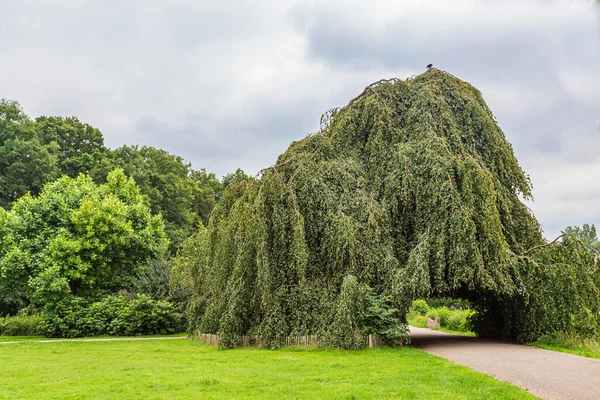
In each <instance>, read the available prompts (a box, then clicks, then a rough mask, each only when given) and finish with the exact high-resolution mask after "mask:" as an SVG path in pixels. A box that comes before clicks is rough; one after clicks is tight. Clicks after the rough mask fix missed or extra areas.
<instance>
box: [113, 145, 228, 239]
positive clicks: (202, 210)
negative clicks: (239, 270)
mask: <svg viewBox="0 0 600 400" xmlns="http://www.w3.org/2000/svg"><path fill="white" fill-rule="evenodd" d="M112 159H113V164H114V165H115V166H119V167H121V168H123V170H124V171H125V174H126V175H128V176H130V177H132V178H133V179H134V180H135V182H136V183H137V184H138V186H139V187H140V191H141V193H142V194H144V195H145V196H146V199H147V204H148V206H149V207H150V209H151V210H152V213H153V214H161V215H162V216H163V219H164V222H165V231H166V233H167V236H168V237H169V240H170V242H171V247H172V249H173V250H175V249H177V247H178V246H179V245H180V244H181V243H182V242H183V241H184V240H185V239H186V238H187V237H188V236H190V235H191V234H192V232H194V231H195V229H196V227H197V225H198V223H199V222H202V223H204V224H206V223H207V222H208V217H209V215H210V213H211V211H212V209H213V207H214V206H215V203H216V200H217V197H218V196H219V193H220V192H221V182H219V180H218V179H217V178H216V177H215V175H214V174H209V173H206V171H203V170H200V171H195V170H193V169H192V167H191V164H189V163H186V162H185V161H184V160H183V159H182V158H181V157H179V156H176V155H173V154H170V153H169V152H167V151H165V150H161V149H157V148H154V147H148V146H142V147H138V146H122V147H119V148H118V149H116V150H114V152H113V154H112Z"/></svg>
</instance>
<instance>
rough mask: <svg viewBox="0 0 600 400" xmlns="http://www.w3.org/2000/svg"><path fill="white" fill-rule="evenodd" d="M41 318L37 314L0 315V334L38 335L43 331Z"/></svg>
mask: <svg viewBox="0 0 600 400" xmlns="http://www.w3.org/2000/svg"><path fill="white" fill-rule="evenodd" d="M43 320H44V319H43V318H42V317H41V316H39V315H15V316H7V317H0V335H4V336H40V335H42V333H43V324H42V323H43Z"/></svg>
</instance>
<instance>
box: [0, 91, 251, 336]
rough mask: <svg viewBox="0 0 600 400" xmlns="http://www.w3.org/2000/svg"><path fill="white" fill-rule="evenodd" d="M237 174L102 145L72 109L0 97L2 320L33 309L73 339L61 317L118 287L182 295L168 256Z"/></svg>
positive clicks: (134, 292)
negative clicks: (64, 112) (49, 110)
mask: <svg viewBox="0 0 600 400" xmlns="http://www.w3.org/2000/svg"><path fill="white" fill-rule="evenodd" d="M82 174H83V175H82ZM240 179H247V176H246V175H245V173H244V172H243V171H242V170H240V169H238V170H237V171H236V172H235V173H232V174H229V175H227V176H225V177H224V178H223V180H222V181H221V180H219V179H218V178H217V177H216V175H215V174H214V173H210V172H207V171H206V170H204V169H199V170H196V169H193V168H192V166H191V164H190V163H187V162H185V161H184V160H183V158H181V157H179V156H177V155H173V154H170V153H169V152H167V151H165V150H162V149H157V148H154V147H149V146H141V147H140V146H137V145H133V146H128V145H124V146H122V147H119V148H117V149H114V150H113V149H109V148H107V147H106V146H105V145H104V138H103V136H102V133H101V132H100V131H99V130H98V129H96V128H94V127H92V126H91V125H89V124H86V123H83V122H81V121H79V120H78V119H77V118H76V117H68V118H64V117H48V116H40V117H37V118H35V119H31V118H29V117H28V116H27V115H26V114H25V113H24V112H23V110H22V108H21V107H20V105H19V104H18V103H17V102H16V101H10V100H0V316H2V315H9V314H15V313H18V312H30V313H32V312H33V313H36V312H43V313H45V315H48V316H49V315H52V316H53V317H52V318H53V319H52V318H47V319H46V322H47V323H48V322H49V321H54V322H55V324H54V326H53V327H50V326H48V327H47V331H48V332H50V331H51V332H52V334H53V335H55V336H73V335H78V334H85V333H86V331H85V329H84V330H83V331H82V330H81V329H80V328H81V327H79V328H78V329H79V331H77V329H75V328H74V327H73V326H72V325H73V324H74V321H71V322H68V323H66V322H65V321H66V320H65V318H66V317H67V316H69V315H72V316H74V315H78V319H80V320H81V319H86V318H87V317H85V318H84V317H83V316H82V315H83V314H85V313H86V312H87V311H82V310H93V309H95V308H96V309H102V308H106V307H98V306H96V307H95V308H94V307H93V306H92V305H93V304H94V303H98V302H100V303H102V302H106V301H109V300H110V296H114V295H117V294H118V293H119V292H120V293H121V294H122V295H123V294H124V295H125V297H127V296H129V298H130V299H131V301H137V302H138V303H140V301H141V300H140V299H138V298H135V299H134V297H135V296H139V295H144V296H148V299H150V300H148V299H146V300H148V301H150V303H151V302H152V301H167V300H173V299H176V300H177V299H178V300H179V301H184V300H185V299H184V298H182V296H185V292H180V293H179V294H174V293H173V291H172V290H170V289H169V288H170V286H169V281H170V277H171V270H172V264H173V259H174V256H175V255H176V253H177V250H178V248H179V247H180V246H181V244H182V243H183V242H184V241H185V240H186V239H187V238H188V237H189V236H190V235H191V234H192V233H194V232H195V231H196V230H197V228H198V227H199V226H202V225H203V224H206V223H207V221H208V218H209V215H210V213H211V211H212V209H213V208H214V206H215V204H216V203H217V201H219V199H220V198H221V197H222V195H223V190H224V188H225V187H226V186H228V185H229V184H231V183H232V182H234V181H236V180H240ZM107 296H108V297H107ZM178 296H179V297H178ZM106 299H109V300H106ZM110 301H112V300H110ZM110 301H109V302H110ZM144 301H145V300H144ZM144 301H141V303H140V304H146V303H144ZM138 303H135V304H138ZM102 304H103V303H102ZM111 304H121V305H122V304H125V303H123V302H122V301H112V303H111ZM132 304H133V303H132ZM159 306H160V307H162V308H160V307H159ZM123 307H125V306H124V305H123ZM157 307H159V308H160V309H161V310H163V311H164V310H165V305H164V304H162V305H160V304H159V305H157ZM167 308H168V307H167ZM175 309H177V304H175V306H174V310H175ZM66 310H70V311H68V312H67V311H66ZM155 311H156V310H155ZM82 313H83V314H82ZM163 314H164V313H163ZM167 314H168V313H167ZM88 317H89V318H87V320H88V322H89V320H94V318H93V317H91V316H88ZM90 318H91V319H90ZM171 322H172V321H171ZM171 322H169V324H171V325H172V323H171ZM60 324H63V325H64V326H63V327H62V328H57V327H58V326H59V325H60ZM155 325H156V324H155ZM70 326H71V328H72V329H71V328H69V327H70ZM94 329H95V330H94ZM94 329H92V331H93V332H94V333H96V334H97V333H102V332H100V331H99V330H98V329H96V328H94ZM111 329H112V328H111ZM111 329H109V328H108V327H107V328H106V331H109V330H111ZM150 330H152V329H150ZM154 330H155V329H154ZM112 331H118V329H116V328H115V329H112Z"/></svg>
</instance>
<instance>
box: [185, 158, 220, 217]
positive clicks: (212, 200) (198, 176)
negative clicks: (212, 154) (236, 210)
mask: <svg viewBox="0 0 600 400" xmlns="http://www.w3.org/2000/svg"><path fill="white" fill-rule="evenodd" d="M190 176H191V178H192V179H193V180H194V182H196V184H197V185H198V191H197V192H196V197H195V200H194V210H195V212H196V213H197V214H198V216H199V217H200V220H201V221H202V223H203V224H204V225H206V224H208V219H209V217H210V213H211V212H212V210H213V208H215V205H216V204H217V201H218V200H219V199H220V198H221V196H222V195H223V183H221V182H220V181H219V180H218V179H217V177H216V175H215V174H214V173H212V172H211V173H208V172H206V170H205V169H200V170H192V171H191V175H190Z"/></svg>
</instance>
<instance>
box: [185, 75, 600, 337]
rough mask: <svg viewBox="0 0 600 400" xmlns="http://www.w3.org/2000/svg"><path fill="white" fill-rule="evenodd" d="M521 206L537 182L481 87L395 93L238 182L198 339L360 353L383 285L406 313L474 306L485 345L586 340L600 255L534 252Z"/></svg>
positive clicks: (564, 246) (205, 251)
mask: <svg viewBox="0 0 600 400" xmlns="http://www.w3.org/2000/svg"><path fill="white" fill-rule="evenodd" d="M521 197H522V198H525V199H529V198H531V184H530V181H529V178H528V177H527V176H526V175H525V173H524V172H523V170H522V169H521V167H520V166H519V164H518V162H517V159H516V158H515V156H514V153H513V150H512V147H511V145H510V144H509V143H508V142H507V141H506V138H505V136H504V134H503V133H502V131H501V129H500V128H499V127H498V125H497V123H496V120H495V117H494V116H493V114H492V112H491V111H490V109H489V108H488V106H487V105H486V103H485V102H484V100H483V98H482V96H481V94H480V92H479V91H478V90H477V89H476V88H474V87H473V86H471V85H469V84H468V83H466V82H463V81H461V80H459V79H457V78H455V77H453V76H451V75H449V74H447V73H445V72H442V71H439V70H437V69H435V68H431V69H429V70H428V71H427V72H426V73H424V74H422V75H420V76H418V77H416V78H414V79H409V80H406V81H401V80H391V81H380V82H378V83H376V84H374V85H371V86H369V87H368V88H366V89H365V91H364V92H363V94H362V95H361V96H359V97H357V98H356V99H355V100H353V101H351V102H350V104H349V105H347V106H346V107H344V108H342V109H336V110H332V111H330V112H329V113H327V114H326V115H324V117H323V118H322V124H321V129H320V131H319V132H318V133H316V134H314V135H311V136H308V137H307V138H305V139H304V140H301V141H299V142H295V143H292V144H291V145H290V147H289V148H288V150H287V151H286V152H285V153H284V154H282V155H281V156H280V157H279V158H278V160H277V163H276V164H275V166H273V167H271V168H267V169H265V170H263V171H262V173H261V175H260V179H257V180H243V179H242V180H240V181H238V182H237V183H234V184H231V185H229V187H228V188H227V190H226V191H225V192H224V194H223V199H222V201H221V202H220V203H219V204H218V205H217V207H216V208H215V210H214V211H213V213H212V215H211V218H210V221H209V223H208V226H207V232H203V233H201V235H203V237H204V239H203V240H199V241H197V242H196V245H197V246H198V247H199V248H196V249H190V248H187V249H186V252H187V254H183V257H186V259H188V260H189V259H191V258H193V256H192V254H198V255H201V256H199V257H198V259H197V260H196V261H194V262H193V263H191V264H190V265H192V266H191V270H192V272H191V276H192V281H193V288H192V291H193V299H192V301H191V303H190V307H191V309H192V310H193V314H194V324H195V327H196V328H197V329H199V330H201V331H203V332H206V333H215V334H219V335H221V336H223V337H225V338H226V341H227V343H234V342H235V338H237V337H238V336H240V335H245V334H249V333H261V334H264V335H267V336H268V338H269V341H273V342H281V341H282V339H283V338H284V337H285V336H287V335H289V334H290V333H292V332H302V334H317V335H319V334H320V335H323V336H325V337H329V338H331V341H332V343H334V344H336V345H340V346H343V347H350V348H354V347H356V346H358V343H359V338H360V336H361V335H364V331H363V330H362V329H361V328H362V327H361V325H360V322H359V321H360V315H361V312H363V311H362V310H364V307H365V299H366V297H367V296H366V294H365V293H367V292H368V288H371V289H372V290H373V295H375V296H383V297H384V298H386V299H390V304H389V306H390V307H391V308H394V309H397V310H398V315H399V316H402V315H405V314H406V313H407V312H408V310H409V308H410V305H411V304H412V301H413V300H415V299H417V298H424V297H459V298H465V299H467V300H469V301H470V302H471V303H472V304H474V306H475V307H477V311H478V313H477V320H478V322H479V323H478V324H477V325H476V328H477V329H478V332H479V333H481V334H483V335H489V336H495V337H504V338H511V339H519V340H528V339H529V338H532V337H535V336H536V335H539V334H541V333H544V332H547V331H549V330H556V329H568V328H571V327H572V326H571V313H572V311H573V310H577V309H579V308H582V307H587V308H588V309H590V310H591V312H592V314H593V315H595V316H597V315H599V313H598V311H599V310H600V309H599V308H598V304H597V303H598V299H599V298H600V296H598V281H599V278H598V274H597V273H596V272H595V270H594V263H593V259H590V257H589V256H590V253H589V252H585V254H583V253H581V251H580V249H581V247H580V246H579V244H578V243H574V242H573V241H569V240H564V241H562V242H560V243H557V244H555V245H553V246H547V247H542V248H537V249H536V250H531V253H529V252H528V251H529V250H530V249H532V248H534V247H536V246H538V245H542V244H544V243H545V242H544V240H543V238H542V234H541V230H540V226H539V223H538V222H537V221H536V219H535V218H534V216H533V215H532V214H531V213H530V212H529V210H528V209H527V207H526V206H525V205H524V204H523V203H522V202H521ZM318 287H323V288H327V290H324V291H322V292H321V294H320V295H317V296H316V297H313V296H307V295H306V296H305V295H304V294H305V293H315V292H316V290H315V289H316V288H318ZM365 290H366V291H367V292H365ZM594 296H595V297H594ZM305 302H309V303H307V304H305ZM555 304H558V306H557V307H554V306H555ZM300 316H301V317H300Z"/></svg>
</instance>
